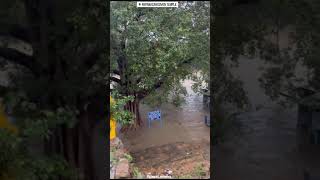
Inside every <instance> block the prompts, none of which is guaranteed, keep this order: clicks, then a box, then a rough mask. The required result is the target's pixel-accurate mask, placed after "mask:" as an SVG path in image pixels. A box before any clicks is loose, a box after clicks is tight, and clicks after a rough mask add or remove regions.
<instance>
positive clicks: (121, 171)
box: [110, 137, 130, 179]
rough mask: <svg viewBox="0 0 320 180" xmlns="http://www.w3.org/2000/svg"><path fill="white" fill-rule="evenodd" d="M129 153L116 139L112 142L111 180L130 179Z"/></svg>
mask: <svg viewBox="0 0 320 180" xmlns="http://www.w3.org/2000/svg"><path fill="white" fill-rule="evenodd" d="M125 154H128V151H127V150H126V149H125V148H124V147H123V143H122V141H121V140H120V139H119V138H118V137H116V138H114V139H113V140H111V141H110V179H121V178H130V171H129V163H130V162H129V160H128V157H126V156H125Z"/></svg>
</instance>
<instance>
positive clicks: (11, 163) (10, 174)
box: [0, 129, 76, 180]
mask: <svg viewBox="0 0 320 180" xmlns="http://www.w3.org/2000/svg"><path fill="white" fill-rule="evenodd" d="M28 143H30V142H28V137H25V136H18V135H15V134H13V133H11V132H9V131H7V130H5V129H0V154H1V156H0V174H1V175H0V178H1V179H2V178H6V177H7V178H12V179H30V180H33V179H35V180H36V179H47V180H49V179H56V178H58V177H64V178H68V179H76V175H75V170H73V169H72V168H71V167H69V165H68V164H67V162H66V161H65V160H64V159H62V158H61V157H59V156H56V155H53V156H50V157H46V156H43V155H42V154H37V153H32V149H29V147H28V146H27V147H28V148H25V147H26V145H28Z"/></svg>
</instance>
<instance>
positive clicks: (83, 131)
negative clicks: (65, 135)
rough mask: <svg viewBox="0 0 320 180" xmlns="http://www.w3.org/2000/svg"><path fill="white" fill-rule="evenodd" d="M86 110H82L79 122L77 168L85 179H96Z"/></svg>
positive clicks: (89, 125)
mask: <svg viewBox="0 0 320 180" xmlns="http://www.w3.org/2000/svg"><path fill="white" fill-rule="evenodd" d="M91 126H92V125H91V124H90V119H89V114H88V112H84V113H83V114H82V115H81V117H80V122H79V129H78V131H79V134H78V135H79V149H78V150H79V154H78V155H79V169H80V170H81V171H82V172H83V173H84V175H85V177H84V179H86V180H91V179H96V177H95V173H94V163H93V150H92V148H93V141H92V140H93V139H92V134H93V132H92V131H93V128H91Z"/></svg>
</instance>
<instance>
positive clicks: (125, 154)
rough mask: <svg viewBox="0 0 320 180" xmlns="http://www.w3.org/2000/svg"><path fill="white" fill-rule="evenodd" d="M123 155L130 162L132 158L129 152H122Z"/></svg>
mask: <svg viewBox="0 0 320 180" xmlns="http://www.w3.org/2000/svg"><path fill="white" fill-rule="evenodd" d="M124 157H125V158H126V159H127V160H128V161H129V163H130V162H132V160H133V158H132V156H131V155H130V154H127V153H124Z"/></svg>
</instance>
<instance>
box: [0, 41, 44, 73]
mask: <svg viewBox="0 0 320 180" xmlns="http://www.w3.org/2000/svg"><path fill="white" fill-rule="evenodd" d="M0 57H3V58H4V59H5V60H7V61H9V62H11V63H14V64H18V65H21V66H24V67H26V68H27V69H29V70H30V71H31V72H33V73H34V74H35V75H39V73H38V72H39V71H38V67H37V66H36V65H35V59H34V57H33V56H29V55H26V54H24V53H22V52H19V51H17V50H15V49H11V48H4V47H0Z"/></svg>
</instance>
